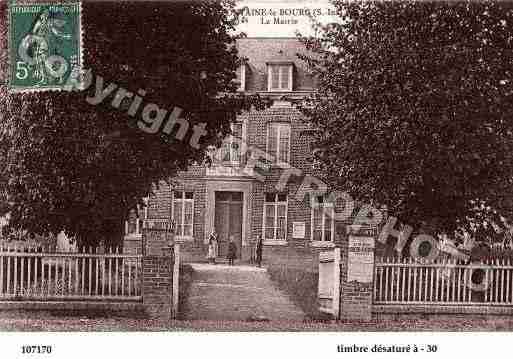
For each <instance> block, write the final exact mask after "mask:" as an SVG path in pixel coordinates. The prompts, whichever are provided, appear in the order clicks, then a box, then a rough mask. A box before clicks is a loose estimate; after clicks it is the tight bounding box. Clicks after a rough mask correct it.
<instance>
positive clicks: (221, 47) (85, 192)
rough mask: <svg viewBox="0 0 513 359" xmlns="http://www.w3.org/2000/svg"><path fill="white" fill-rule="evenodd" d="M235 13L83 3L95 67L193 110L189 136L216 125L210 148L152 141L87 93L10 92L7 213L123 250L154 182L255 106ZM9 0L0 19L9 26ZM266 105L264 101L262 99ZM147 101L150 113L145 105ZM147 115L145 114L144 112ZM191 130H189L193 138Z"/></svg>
mask: <svg viewBox="0 0 513 359" xmlns="http://www.w3.org/2000/svg"><path fill="white" fill-rule="evenodd" d="M232 8H233V4H230V3H228V2H226V1H222V2H211V1H208V2H207V1H205V2H199V1H191V2H183V1H179V2H155V3H152V2H140V1H137V2H125V1H123V2H96V1H93V2H84V3H83V19H82V23H83V32H84V57H85V59H84V65H85V66H84V67H85V68H90V69H91V70H92V73H93V74H94V75H95V76H97V75H99V76H101V77H102V78H103V79H104V87H106V86H107V84H108V83H110V82H114V83H116V84H117V85H119V86H120V87H124V88H125V89H127V90H129V91H131V92H133V93H135V92H137V91H138V90H139V89H144V90H145V91H146V96H145V97H144V103H149V102H153V103H155V104H157V105H159V106H160V107H161V108H165V109H166V110H168V111H169V112H171V110H172V109H173V107H174V106H179V107H181V108H183V109H185V111H186V117H187V119H188V120H189V122H190V128H191V129H192V126H194V125H195V124H197V123H201V122H205V123H206V124H207V127H206V130H207V135H205V136H204V137H203V138H202V142H201V143H200V145H201V146H200V148H198V149H196V148H193V147H191V146H190V145H189V137H186V138H185V139H184V140H183V141H179V140H174V139H172V138H164V137H162V136H160V135H158V134H147V133H145V132H142V131H141V130H140V129H138V128H137V126H133V123H130V121H129V120H130V117H128V116H127V112H126V106H125V108H124V109H125V111H122V109H123V104H122V105H121V109H115V108H113V107H112V106H111V105H110V103H111V102H112V99H113V96H114V94H115V92H113V93H112V94H111V95H110V96H109V97H107V98H106V100H105V101H104V102H103V103H102V104H99V105H96V106H93V105H91V104H89V103H88V102H86V100H85V99H86V96H90V95H91V94H94V90H95V85H94V83H93V85H92V86H91V87H90V88H89V89H88V90H87V91H82V92H40V93H24V94H13V93H9V92H8V90H7V84H6V81H2V82H3V83H2V84H1V86H0V159H1V162H2V166H1V167H0V203H2V207H1V208H0V214H5V213H9V214H10V225H11V226H12V227H16V228H23V229H26V230H29V231H32V232H35V233H57V232H59V231H61V230H65V231H66V233H67V234H69V235H71V236H76V238H77V240H78V241H79V242H80V244H87V245H90V244H92V245H95V244H97V243H98V242H99V241H101V240H102V239H104V240H106V241H116V240H118V239H119V238H120V236H121V233H122V231H123V227H122V224H123V220H124V218H126V215H127V213H128V211H129V210H130V209H131V208H134V207H135V205H136V204H137V203H139V202H140V201H141V198H142V197H144V196H145V195H147V194H148V193H149V192H150V191H151V188H152V184H154V183H158V182H159V181H160V180H167V179H168V178H170V177H172V176H174V175H175V174H176V173H177V171H178V170H181V169H185V168H186V167H187V166H188V165H190V164H191V163H193V162H194V161H198V162H200V161H202V160H203V157H204V153H205V151H204V150H205V148H206V147H207V146H208V145H211V144H213V143H216V142H218V141H219V138H220V137H222V136H220V134H227V133H228V132H229V128H230V126H229V125H230V122H231V121H233V120H234V119H235V116H236V114H237V113H238V112H239V111H240V110H241V109H244V108H249V106H250V105H251V104H252V103H253V104H254V103H255V102H256V103H257V104H258V103H259V102H258V101H256V100H255V99H251V98H244V97H239V96H229V95H228V94H229V93H233V92H235V85H234V81H233V80H234V78H235V71H236V69H237V66H238V61H239V60H238V58H237V53H236V49H235V47H234V46H233V41H234V36H233V35H232V34H233V32H232V31H233V19H234V18H233V13H232V12H231V9H232ZM6 16H7V9H6V4H5V2H2V3H1V4H0V18H2V19H5V18H6ZM7 26H8V24H7V22H6V21H3V20H2V21H0V60H1V61H0V62H1V72H0V73H1V75H0V76H1V78H2V80H5V79H6V78H7V77H6V72H7V57H8V56H7V41H6V40H7ZM253 100H255V101H253ZM144 103H143V106H144ZM141 108H142V106H141ZM190 133H192V132H191V131H190V132H189V136H190Z"/></svg>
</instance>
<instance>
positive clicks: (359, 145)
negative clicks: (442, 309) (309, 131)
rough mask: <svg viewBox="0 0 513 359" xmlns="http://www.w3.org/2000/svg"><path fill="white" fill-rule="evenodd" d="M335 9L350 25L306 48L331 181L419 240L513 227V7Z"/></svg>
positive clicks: (375, 5)
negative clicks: (427, 234)
mask: <svg viewBox="0 0 513 359" xmlns="http://www.w3.org/2000/svg"><path fill="white" fill-rule="evenodd" d="M334 5H335V7H336V9H337V11H338V14H339V15H340V17H341V19H342V20H341V21H340V23H337V24H330V25H329V26H324V27H323V31H322V35H321V36H320V37H318V38H308V39H305V41H306V44H307V45H308V47H309V48H310V49H312V50H314V51H315V52H316V53H317V55H318V56H319V57H318V58H316V59H310V62H311V64H312V66H314V68H315V69H316V71H317V73H318V75H319V83H320V87H319V92H318V94H317V96H316V97H315V98H313V99H312V104H311V105H312V107H311V108H309V109H307V110H306V112H307V114H308V116H309V117H310V119H311V121H312V123H313V124H314V125H315V126H317V127H318V129H319V132H318V133H317V136H316V141H317V145H318V147H319V148H320V149H321V151H319V152H318V156H319V159H320V160H321V161H322V162H323V163H324V165H325V166H324V167H325V170H326V171H325V172H326V177H325V180H326V181H327V182H328V183H330V184H331V185H333V186H334V187H336V188H338V189H342V190H346V191H348V192H350V194H351V195H352V196H354V197H355V198H356V199H358V200H361V201H364V202H366V203H374V204H375V205H376V206H377V207H379V206H381V205H386V206H387V207H388V209H389V213H390V214H391V215H393V216H396V217H398V218H399V219H400V220H401V221H402V222H403V223H405V224H408V225H411V226H414V227H415V228H416V229H419V228H420V226H422V225H424V227H426V226H427V228H431V230H434V231H435V232H438V233H441V232H445V233H451V232H452V231H453V230H455V229H458V228H464V227H466V228H469V227H473V230H476V228H477V227H479V226H482V225H484V223H485V222H487V221H490V220H493V219H492V218H491V216H492V215H494V214H497V213H499V214H502V215H504V216H505V217H508V216H510V215H511V214H512V209H513V206H512V202H511V199H512V198H513V197H512V196H513V193H512V190H513V183H512V178H513V162H512V160H513V152H512V151H513V121H512V118H513V51H512V50H513V37H512V34H513V5H512V4H509V3H507V2H487V1H486V2H474V1H467V2H342V1H335V2H334ZM476 225H477V227H476ZM487 228H489V229H490V228H491V226H490V225H488V226H487Z"/></svg>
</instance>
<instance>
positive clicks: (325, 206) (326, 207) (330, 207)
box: [310, 196, 335, 245]
mask: <svg viewBox="0 0 513 359" xmlns="http://www.w3.org/2000/svg"><path fill="white" fill-rule="evenodd" d="M310 203H311V207H310V241H311V242H312V243H315V244H322V245H332V244H333V243H334V241H335V203H334V202H331V201H329V198H328V197H327V196H323V201H322V203H321V202H319V200H318V199H317V196H316V198H315V202H314V203H312V201H311V202H310ZM319 208H322V218H321V223H322V226H321V240H320V241H319V240H315V239H314V232H315V228H314V227H315V225H314V224H315V221H314V218H315V210H316V209H319ZM328 212H331V216H330V215H329V213H328ZM326 216H329V217H330V227H331V228H330V231H331V238H330V239H329V240H324V238H325V233H326Z"/></svg>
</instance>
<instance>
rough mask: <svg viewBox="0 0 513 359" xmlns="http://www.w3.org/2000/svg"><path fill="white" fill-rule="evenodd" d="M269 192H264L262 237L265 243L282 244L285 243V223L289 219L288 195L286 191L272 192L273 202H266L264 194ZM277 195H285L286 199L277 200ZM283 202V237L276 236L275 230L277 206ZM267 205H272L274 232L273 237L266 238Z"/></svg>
mask: <svg viewBox="0 0 513 359" xmlns="http://www.w3.org/2000/svg"><path fill="white" fill-rule="evenodd" d="M267 194H269V193H264V204H263V206H262V239H263V242H264V243H265V244H271V245H280V244H281V245H284V244H286V243H287V231H288V229H287V225H288V220H289V196H288V194H287V193H272V194H273V196H274V199H275V201H274V202H267V201H266V199H265V195H267ZM279 195H285V196H286V200H285V201H279V200H278V196H279ZM284 204H285V237H284V238H277V237H276V236H277V232H278V207H279V206H280V205H284ZM267 206H272V207H274V226H273V228H274V234H273V238H272V239H271V238H267V237H266V235H265V233H266V231H265V230H266V213H267Z"/></svg>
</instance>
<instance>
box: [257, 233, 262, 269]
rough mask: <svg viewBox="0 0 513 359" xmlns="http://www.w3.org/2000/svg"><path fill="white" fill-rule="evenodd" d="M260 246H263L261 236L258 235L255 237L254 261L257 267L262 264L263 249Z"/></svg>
mask: <svg viewBox="0 0 513 359" xmlns="http://www.w3.org/2000/svg"><path fill="white" fill-rule="evenodd" d="M262 247H263V243H262V236H261V235H259V236H258V237H257V243H256V262H257V265H258V266H259V267H261V266H262V249H263V248H262Z"/></svg>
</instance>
